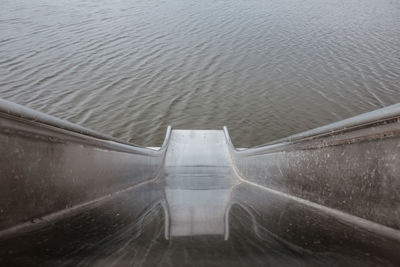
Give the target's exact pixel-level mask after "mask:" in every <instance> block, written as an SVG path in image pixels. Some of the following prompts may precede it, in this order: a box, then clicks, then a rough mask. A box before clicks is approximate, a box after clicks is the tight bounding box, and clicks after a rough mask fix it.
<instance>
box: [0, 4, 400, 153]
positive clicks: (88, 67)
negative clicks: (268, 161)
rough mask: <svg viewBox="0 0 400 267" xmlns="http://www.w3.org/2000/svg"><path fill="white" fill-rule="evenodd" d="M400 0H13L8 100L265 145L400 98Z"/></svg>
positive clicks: (133, 126) (116, 123) (0, 60)
mask: <svg viewBox="0 0 400 267" xmlns="http://www.w3.org/2000/svg"><path fill="white" fill-rule="evenodd" d="M399 81H400V2H399V1H395V0H363V1H361V0H303V1H299V0H269V1H264V0H246V1H244V0H235V1H233V0H203V1H184V0H168V1H161V0H135V1H132V0H119V1H104V0H86V1H82V0H71V1H66V0H56V1H54V0H2V1H1V2H0V97H1V98H4V99H7V100H10V101H13V102H16V103H18V104H22V105H25V106H28V107H30V108H34V109H37V110H39V111H42V112H45V113H48V114H50V115H54V116H57V117H59V118H62V119H67V120H69V121H71V122H74V123H78V124H81V125H83V126H86V127H89V128H92V129H94V130H97V131H99V132H102V133H106V134H109V135H113V136H115V137H118V138H120V139H123V140H127V141H131V142H133V143H136V144H140V145H147V146H156V145H160V144H161V142H162V140H163V136H164V132H165V129H166V127H167V125H172V126H173V127H175V128H184V129H220V128H221V127H222V126H223V125H227V126H228V128H229V131H230V133H231V136H232V139H233V141H234V143H235V145H237V146H241V147H250V146H254V145H260V144H262V143H265V142H267V141H271V140H274V139H277V138H280V137H285V136H288V135H290V134H294V133H298V132H301V131H304V130H307V129H311V128H315V127H317V126H321V125H324V124H327V123H330V122H334V121H337V120H341V119H344V118H347V117H350V116H353V115H357V114H360V113H363V112H367V111H371V110H374V109H378V108H381V107H383V106H387V105H390V104H394V103H397V102H399V101H400V83H399Z"/></svg>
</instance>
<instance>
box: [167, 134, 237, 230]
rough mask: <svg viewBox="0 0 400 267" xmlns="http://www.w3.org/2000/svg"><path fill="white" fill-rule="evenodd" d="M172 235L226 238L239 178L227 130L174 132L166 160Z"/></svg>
mask: <svg viewBox="0 0 400 267" xmlns="http://www.w3.org/2000/svg"><path fill="white" fill-rule="evenodd" d="M165 174H166V175H165V181H166V188H165V192H166V197H167V203H168V208H169V212H170V220H171V221H170V236H171V237H173V236H192V235H224V233H225V226H224V216H225V211H226V209H227V205H228V203H229V199H230V195H231V187H232V185H234V184H235V181H237V179H236V178H235V175H234V172H233V170H232V165H231V161H230V157H229V153H228V150H227V146H226V141H225V136H224V132H223V131H215V130H173V131H172V133H171V139H170V144H169V146H168V150H167V154H166V159H165Z"/></svg>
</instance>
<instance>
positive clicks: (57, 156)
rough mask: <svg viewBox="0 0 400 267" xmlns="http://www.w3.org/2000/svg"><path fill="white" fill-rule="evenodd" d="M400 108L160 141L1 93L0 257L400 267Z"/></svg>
mask: <svg viewBox="0 0 400 267" xmlns="http://www.w3.org/2000/svg"><path fill="white" fill-rule="evenodd" d="M399 121H400V106H399V105H394V106H391V107H387V108H384V109H382V110H378V111H375V112H371V113H367V114H363V115H360V116H356V117H354V118H351V119H347V120H345V121H342V122H338V123H335V124H332V125H328V126H324V127H321V128H318V129H315V130H311V131H308V132H305V133H302V134H298V135H294V136H292V137H289V138H285V139H281V140H278V141H276V142H271V143H268V144H266V145H264V146H260V147H255V148H251V149H245V150H236V149H235V147H234V146H233V144H232V142H231V140H230V137H229V133H228V130H227V128H226V127H225V128H224V130H171V128H170V127H169V128H168V130H167V134H166V138H165V141H164V144H163V146H162V147H161V148H160V149H159V150H154V149H148V148H144V147H138V146H133V145H131V144H129V143H124V142H120V141H119V140H117V139H115V138H112V137H109V136H105V135H102V134H100V133H96V132H94V131H91V130H89V129H85V128H83V127H81V126H78V125H75V124H72V123H69V122H66V121H63V120H59V119H56V118H53V117H51V116H47V115H45V114H42V113H39V112H36V111H33V110H30V109H27V108H24V107H21V106H19V105H16V104H13V103H10V102H7V101H4V100H1V101H0V147H1V148H2V150H1V156H0V185H1V187H0V264H1V265H4V266H156V265H158V266H188V265H189V266H209V265H214V266H215V265H219V266H293V265H301V266H321V265H330V266H332V265H333V266H342V265H346V266H360V265H362V266H376V265H385V266H390V265H392V266H396V265H399V264H400V256H399V254H398V251H400V220H399V218H400V178H399V177H400V176H399V174H400V169H399V167H398V166H400V153H399V152H400V138H399V137H400V123H399Z"/></svg>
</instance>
